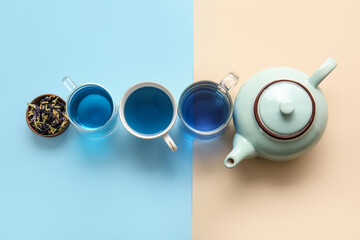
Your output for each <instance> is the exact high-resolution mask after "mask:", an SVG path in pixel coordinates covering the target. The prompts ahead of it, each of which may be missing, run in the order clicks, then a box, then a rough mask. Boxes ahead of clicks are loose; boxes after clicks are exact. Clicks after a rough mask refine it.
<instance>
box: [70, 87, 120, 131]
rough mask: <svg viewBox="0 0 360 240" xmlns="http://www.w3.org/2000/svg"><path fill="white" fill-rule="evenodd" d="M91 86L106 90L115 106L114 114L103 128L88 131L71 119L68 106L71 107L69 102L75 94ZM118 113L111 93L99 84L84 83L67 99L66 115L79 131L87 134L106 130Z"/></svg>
mask: <svg viewBox="0 0 360 240" xmlns="http://www.w3.org/2000/svg"><path fill="white" fill-rule="evenodd" d="M90 85H94V86H97V87H100V88H101V89H102V90H104V91H105V92H106V93H107V94H109V96H110V98H111V101H112V104H113V110H112V113H111V116H110V117H109V119H108V120H107V121H106V122H105V123H104V124H103V125H102V126H99V127H96V128H92V129H86V128H84V127H82V126H81V125H80V124H78V123H77V122H76V121H73V120H72V119H71V118H70V114H69V111H68V106H69V102H70V100H72V98H73V97H74V95H75V93H76V92H78V91H79V90H80V89H82V88H85V87H87V86H90ZM116 112H117V107H116V103H115V101H114V99H113V97H112V95H111V93H110V92H109V90H107V89H106V88H105V87H104V86H102V85H100V84H98V83H84V84H81V85H79V86H77V87H76V88H75V89H74V90H72V91H71V92H70V94H69V96H68V98H67V101H66V113H67V115H68V118H69V121H70V122H71V123H72V124H73V125H74V126H75V127H76V128H78V129H80V130H81V131H85V132H96V131H99V130H102V129H103V128H105V127H106V126H107V125H108V124H109V122H110V121H111V120H112V119H113V117H114V116H115V115H116Z"/></svg>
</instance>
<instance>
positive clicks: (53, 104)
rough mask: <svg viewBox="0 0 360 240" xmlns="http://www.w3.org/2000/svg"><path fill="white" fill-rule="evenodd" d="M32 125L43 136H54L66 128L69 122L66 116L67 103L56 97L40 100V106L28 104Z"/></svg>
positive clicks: (51, 96) (50, 96)
mask: <svg viewBox="0 0 360 240" xmlns="http://www.w3.org/2000/svg"><path fill="white" fill-rule="evenodd" d="M28 106H29V107H30V110H29V112H28V116H27V117H28V118H29V120H30V125H31V126H32V127H33V128H34V129H35V130H36V132H38V133H40V134H42V135H53V134H56V133H58V132H60V131H62V130H63V129H64V128H66V126H67V124H68V122H69V120H68V117H67V116H66V111H65V103H63V102H62V101H61V100H59V98H58V97H57V96H55V95H49V96H46V97H44V98H43V99H41V100H40V104H39V105H36V104H31V103H28Z"/></svg>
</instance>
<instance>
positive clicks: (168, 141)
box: [162, 133, 177, 152]
mask: <svg viewBox="0 0 360 240" xmlns="http://www.w3.org/2000/svg"><path fill="white" fill-rule="evenodd" d="M162 137H163V139H164V141H165V142H166V144H167V145H168V147H169V148H170V150H171V151H173V152H175V151H176V149H177V146H176V144H175V142H174V141H173V140H172V139H171V137H170V136H169V134H168V133H165V134H164V135H163V136H162Z"/></svg>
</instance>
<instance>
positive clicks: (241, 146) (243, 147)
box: [224, 133, 257, 168]
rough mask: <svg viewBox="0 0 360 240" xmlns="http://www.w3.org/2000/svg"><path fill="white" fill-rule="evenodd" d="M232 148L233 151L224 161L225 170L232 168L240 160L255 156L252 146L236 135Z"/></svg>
mask: <svg viewBox="0 0 360 240" xmlns="http://www.w3.org/2000/svg"><path fill="white" fill-rule="evenodd" d="M233 147H234V148H233V150H232V151H231V152H230V153H229V155H227V157H226V158H225V161H224V165H225V167H227V168H233V167H235V166H236V165H237V164H238V163H239V162H241V161H242V160H244V159H247V158H252V157H255V156H256V155H257V153H256V150H255V148H254V146H253V145H252V144H251V143H250V142H249V141H248V140H247V139H246V138H244V137H243V136H241V135H240V134H238V133H236V134H235V136H234V141H233Z"/></svg>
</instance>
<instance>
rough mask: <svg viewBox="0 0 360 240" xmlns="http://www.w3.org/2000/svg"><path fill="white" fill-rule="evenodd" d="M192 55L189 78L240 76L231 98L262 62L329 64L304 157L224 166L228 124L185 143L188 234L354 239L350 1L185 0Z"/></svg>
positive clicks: (357, 227) (357, 166)
mask: <svg viewBox="0 0 360 240" xmlns="http://www.w3.org/2000/svg"><path fill="white" fill-rule="evenodd" d="M194 54H195V56H194V59H195V73H194V79H195V80H204V79H210V80H214V81H218V82H219V81H220V80H221V79H222V77H224V76H225V75H226V73H227V72H229V71H231V70H232V71H235V72H237V73H238V74H239V75H240V76H241V80H240V83H239V85H238V86H237V87H236V89H235V90H234V91H233V92H232V95H233V96H234V97H235V95H236V92H237V91H238V90H239V88H240V87H241V85H242V84H243V83H244V82H245V81H246V80H247V79H248V78H249V77H250V76H251V75H253V74H254V73H256V72H257V71H259V70H262V69H264V68H268V67H274V66H289V67H294V68H297V69H299V70H302V71H304V72H305V73H307V74H312V72H313V71H315V69H316V68H318V67H319V66H320V65H321V63H322V62H323V61H324V60H325V59H326V58H327V57H329V56H331V57H333V58H335V59H336V60H337V61H338V67H337V68H336V69H335V70H334V71H333V72H332V74H331V75H329V77H328V78H327V79H326V80H324V82H322V83H321V89H322V90H323V92H324V94H325V96H326V98H327V100H328V105H329V121H328V126H327V129H326V132H325V135H324V137H323V138H322V140H321V141H320V142H319V143H318V144H317V145H316V146H315V148H313V149H312V151H310V152H309V153H308V154H306V155H305V156H303V157H301V158H299V159H297V160H294V161H289V162H272V161H268V160H263V159H260V158H257V159H251V160H245V161H244V162H242V163H240V164H239V165H238V166H237V167H236V168H234V169H232V170H228V169H226V168H225V167H224V166H223V160H224V157H225V156H226V155H227V154H228V153H229V152H230V150H231V149H232V137H233V134H234V128H233V126H232V125H231V127H230V129H229V130H228V131H227V132H226V133H225V135H224V136H222V137H221V138H220V139H218V140H217V141H214V142H209V143H194V180H193V182H194V188H193V239H194V240H212V239H214V240H220V239H221V240H230V239H237V240H238V239H245V240H248V239H292V240H294V239H327V240H328V239H347V240H350V239H351V240H352V239H354V240H355V239H360V206H359V205H360V144H359V141H360V139H359V137H358V136H359V134H360V125H359V123H360V92H359V89H358V88H359V87H360V80H359V78H360V76H359V75H360V73H359V71H358V70H359V69H360V59H359V58H360V2H359V1H357V0H342V1H339V0H329V1H325V0H302V1H290V0H277V1H266V0H251V1H250V0H249V1H245V0H195V53H194Z"/></svg>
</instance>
